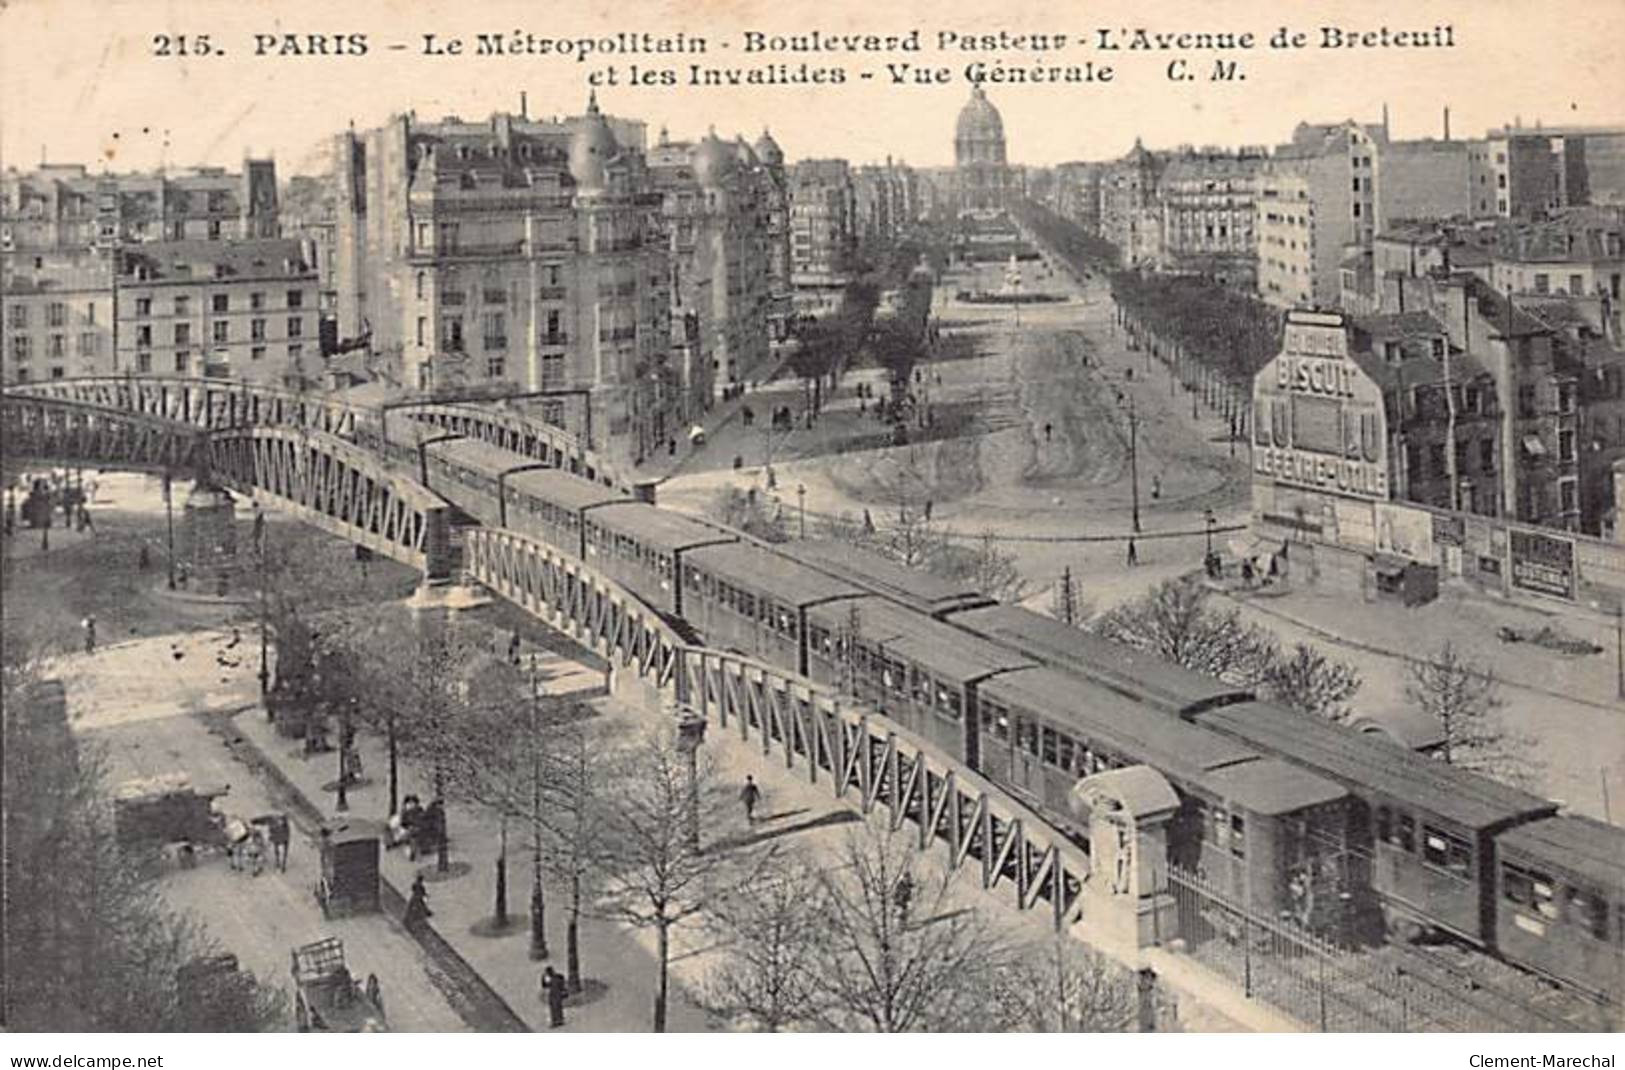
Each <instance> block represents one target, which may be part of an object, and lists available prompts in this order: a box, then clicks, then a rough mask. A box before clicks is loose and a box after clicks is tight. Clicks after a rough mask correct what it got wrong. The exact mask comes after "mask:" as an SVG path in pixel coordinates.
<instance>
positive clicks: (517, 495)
mask: <svg viewBox="0 0 1625 1070" xmlns="http://www.w3.org/2000/svg"><path fill="white" fill-rule="evenodd" d="M502 482H503V488H502V509H503V521H502V522H503V526H504V527H509V528H513V529H514V530H517V531H523V532H525V533H526V534H527V535H530V536H532V537H533V538H536V539H540V540H541V541H542V542H545V543H547V544H548V545H549V546H552V547H555V548H557V549H559V550H562V551H564V552H565V553H567V554H569V555H570V556H571V557H575V558H584V557H585V556H586V547H585V546H584V544H583V542H582V539H583V537H584V526H583V523H582V521H583V515H584V513H585V511H586V510H589V509H596V508H597V507H598V506H601V505H612V504H615V503H617V502H625V501H628V500H629V499H628V498H627V497H626V496H625V495H622V494H617V493H616V492H615V491H613V490H610V489H609V488H607V487H601V486H599V485H598V484H597V483H594V482H592V481H591V480H586V479H582V478H581V477H580V476H573V475H571V474H569V473H568V472H561V471H559V470H558V469H556V468H524V469H519V470H514V471H510V472H508V473H507V474H506V475H505V476H504V477H503V481H502Z"/></svg>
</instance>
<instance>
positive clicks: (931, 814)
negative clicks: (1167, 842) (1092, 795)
mask: <svg viewBox="0 0 1625 1070" xmlns="http://www.w3.org/2000/svg"><path fill="white" fill-rule="evenodd" d="M464 537H465V544H464V571H465V574H466V575H468V576H469V577H470V578H471V579H474V580H476V581H477V582H479V583H481V584H483V585H484V586H486V587H487V588H489V589H490V590H492V591H493V592H495V593H496V594H498V595H500V596H502V597H503V598H506V599H508V600H509V601H511V602H514V603H515V604H516V605H518V606H519V607H521V608H522V609H525V610H527V611H528V612H530V613H531V614H533V615H535V616H537V617H539V618H540V619H542V620H544V621H546V622H547V623H549V624H551V625H552V626H554V627H556V628H558V629H559V630H560V631H562V632H564V633H565V634H567V635H569V636H571V637H572V638H573V639H575V640H576V641H577V642H579V643H581V644H582V645H583V646H585V647H587V648H588V649H590V650H593V651H595V652H596V653H598V654H600V655H601V656H603V657H604V658H605V659H606V660H608V661H609V662H610V664H611V666H612V667H613V670H612V672H613V674H614V675H617V676H619V677H620V679H619V680H618V681H617V682H616V683H615V684H614V685H613V689H614V690H615V692H616V693H617V694H621V695H623V696H624V695H627V694H629V692H628V684H627V680H626V678H627V677H628V676H630V677H635V678H637V680H638V681H639V682H640V683H641V684H642V685H643V686H644V687H645V688H646V691H645V692H644V693H642V694H638V695H635V696H634V697H635V698H636V700H637V701H639V702H642V703H645V704H654V705H657V706H658V705H662V704H667V703H671V702H677V703H682V704H685V705H687V706H688V707H690V708H692V709H694V710H696V711H697V712H699V713H700V714H702V715H704V716H706V717H707V718H708V719H710V720H712V721H714V723H715V724H716V725H717V726H718V727H719V728H724V729H726V728H732V729H734V730H737V731H738V732H739V733H740V734H741V736H742V737H743V738H746V739H750V738H752V737H753V736H754V737H755V738H756V739H758V740H759V741H760V743H761V746H762V751H763V753H764V754H773V753H775V752H777V753H779V754H781V755H782V757H783V760H784V762H785V765H786V767H787V768H799V769H801V770H803V771H804V772H805V773H806V775H807V777H808V779H809V780H810V781H812V782H813V783H819V782H824V783H827V784H829V786H830V790H831V792H832V794H834V795H835V796H836V797H838V798H839V797H846V796H848V795H850V794H851V793H853V792H856V793H857V799H858V801H859V803H860V805H861V807H862V808H863V810H864V811H865V812H868V811H870V810H872V809H873V808H874V807H876V806H884V807H886V808H887V809H888V810H889V811H890V814H891V821H892V824H893V827H898V826H900V825H901V824H902V823H903V822H904V821H910V822H912V823H913V824H914V825H915V826H916V829H917V831H918V835H919V841H920V846H921V847H922V848H924V847H927V846H929V845H930V844H931V843H932V842H933V841H937V840H940V841H942V842H943V843H944V844H945V845H946V849H947V852H948V855H949V859H950V861H951V862H952V864H953V866H954V867H955V868H959V867H963V866H966V865H973V864H974V865H977V866H979V867H980V872H981V879H982V883H983V885H984V886H985V887H989V888H991V887H994V886H995V885H1000V884H1005V885H1008V886H1009V887H1011V888H1012V889H1013V893H1014V898H1015V901H1016V904H1017V905H1018V906H1019V907H1021V908H1022V909H1024V910H1031V909H1037V908H1040V907H1042V908H1043V909H1045V910H1047V911H1048V912H1049V913H1050V914H1051V916H1052V919H1053V922H1054V924H1055V925H1056V927H1057V928H1061V927H1064V926H1065V925H1066V924H1068V923H1070V922H1072V921H1075V920H1076V919H1077V918H1078V917H1079V915H1080V913H1081V909H1082V890H1083V882H1084V880H1085V878H1086V877H1087V875H1088V872H1089V863H1088V857H1087V856H1086V855H1085V854H1084V852H1083V850H1082V849H1081V848H1079V847H1077V846H1076V845H1074V844H1072V843H1071V842H1070V841H1068V840H1066V838H1065V837H1063V836H1061V835H1060V834H1059V833H1056V832H1054V831H1053V830H1051V829H1050V828H1048V827H1047V826H1046V825H1045V824H1044V822H1043V821H1042V819H1041V818H1039V817H1038V816H1037V815H1036V814H1034V813H1033V812H1031V811H1030V810H1027V809H1026V808H1025V807H1023V806H1022V805H1021V804H1019V803H1017V802H1015V801H1014V800H1012V799H1010V798H1009V797H1008V796H1007V795H1005V794H1004V793H1002V792H1001V791H999V790H998V789H997V788H996V787H994V786H993V785H992V784H991V783H989V782H987V781H985V780H983V779H982V778H981V777H979V776H978V775H977V774H975V773H974V772H972V771H970V770H969V769H967V768H965V767H964V766H963V765H961V764H960V763H958V762H957V761H955V760H953V759H952V758H951V757H950V756H947V755H945V754H943V753H942V752H940V751H938V750H936V749H935V748H934V747H933V746H932V745H931V744H929V743H926V742H924V741H923V740H920V739H918V738H916V737H914V736H912V735H910V734H909V733H908V732H906V731H905V730H903V729H902V728H901V727H899V726H898V725H896V724H894V723H892V722H891V721H889V720H888V719H887V718H885V717H884V716H881V715H880V714H878V713H875V712H871V711H862V710H859V709H855V708H852V707H849V706H848V705H847V704H845V703H843V702H842V701H841V700H840V698H839V697H838V696H837V695H836V694H835V693H834V692H833V691H831V690H830V689H829V688H826V687H823V686H821V685H818V684H815V683H813V682H811V681H810V680H807V679H806V678H805V677H802V676H799V675H797V674H795V673H792V672H788V671H786V670H784V669H781V668H778V667H777V666H774V665H771V664H768V663H766V662H761V661H757V660H755V659H753V658H748V657H745V656H743V655H739V654H731V653H725V652H722V651H718V650H711V649H708V648H704V647H696V646H692V645H688V644H685V643H684V642H683V641H682V638H681V637H680V636H679V635H678V634H677V633H676V632H675V631H674V630H673V629H672V628H671V626H670V625H668V624H666V622H665V621H664V620H663V619H661V617H660V615H659V614H658V613H656V612H655V611H654V610H653V609H651V608H650V607H649V606H648V605H646V604H645V603H644V602H642V601H641V600H640V599H638V598H637V597H636V596H635V595H633V594H631V593H630V592H628V591H626V590H625V589H624V588H622V587H620V586H619V585H618V584H616V583H614V582H613V581H612V580H609V579H607V578H605V577H603V576H600V575H599V574H598V573H596V572H595V571H594V570H593V569H592V568H591V567H590V566H588V565H586V564H585V563H584V562H581V561H579V560H577V559H576V558H574V557H572V556H570V555H568V554H566V553H564V552H562V551H560V550H558V549H555V548H554V547H552V546H549V545H547V544H546V543H543V542H539V541H537V540H535V539H532V538H530V537H528V536H525V535H521V534H519V533H517V532H512V531H501V530H493V529H489V528H472V529H469V530H468V531H467V532H466V534H465V536H464Z"/></svg>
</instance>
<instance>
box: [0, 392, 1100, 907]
mask: <svg viewBox="0 0 1625 1070" xmlns="http://www.w3.org/2000/svg"><path fill="white" fill-rule="evenodd" d="M387 416H388V418H389V419H401V418H406V419H413V420H417V421H420V422H423V423H425V424H428V425H430V426H433V427H436V428H440V429H442V430H444V431H446V432H449V433H454V434H463V435H468V436H469V437H475V438H479V439H481V440H483V441H485V442H488V443H491V444H492V445H496V446H499V447H501V448H504V449H509V450H511V451H513V452H514V453H515V454H516V455H517V456H519V457H522V458H526V459H530V460H533V461H543V462H545V463H549V464H553V465H555V466H557V467H560V468H564V469H566V470H569V471H572V472H575V473H577V474H580V475H583V476H585V477H587V478H591V479H594V480H596V481H598V482H602V483H605V484H608V485H611V486H624V483H623V481H622V480H621V479H620V478H619V477H618V476H617V475H616V474H615V473H614V472H613V470H611V469H610V468H608V467H607V466H606V465H604V464H602V463H601V462H599V461H597V460H596V459H594V458H593V457H592V456H591V455H590V454H589V453H588V452H587V451H586V450H584V449H583V448H581V447H580V446H579V445H577V444H576V443H575V442H574V440H573V439H572V437H571V436H570V435H568V434H567V433H566V432H562V431H560V430H558V429H557V428H551V427H547V426H545V425H541V424H535V423H531V422H529V421H526V420H525V419H524V418H523V417H520V416H517V415H515V414H512V413H507V412H501V411H491V410H485V409H480V408H478V407H475V406H472V405H466V404H435V403H430V404H424V405H415V404H414V405H410V406H401V407H392V408H391V409H390V410H389V412H388V414H387ZM384 419H385V414H384V413H383V412H381V411H379V410H372V409H366V408H362V407H358V406H352V405H348V404H346V403H344V402H343V401H342V400H338V399H332V398H324V397H320V396H310V395H304V394H299V393H294V392H290V391H282V390H276V389H270V388H260V387H254V386H245V385H242V384H227V383H223V382H220V381H216V380H203V379H159V378H150V377H148V378H118V377H105V378H95V379H65V380H55V381H50V382H42V383H33V384H26V385H23V386H16V387H11V388H9V389H7V390H6V392H5V394H4V395H3V396H0V448H3V449H4V452H5V455H6V456H7V457H8V458H24V459H27V460H31V461H38V462H54V463H58V464H69V465H93V466H97V467H106V468H134V469H141V470H147V471H162V472H166V473H178V472H189V473H191V474H193V475H194V476H196V477H197V478H200V479H209V480H212V481H214V482H216V483H219V484H221V485H224V486H226V487H228V488H229V489H232V490H235V491H238V492H241V493H244V494H250V495H255V496H257V497H261V498H264V499H267V500H270V501H272V502H275V503H276V504H277V505H279V506H280V507H282V508H284V509H286V510H287V511H289V512H290V513H292V514H293V515H295V516H297V517H299V518H300V519H302V520H304V521H306V522H308V523H311V524H314V525H316V526H317V527H320V528H322V529H323V530H326V531H328V532H331V533H332V534H335V535H338V536H340V537H342V538H346V539H349V540H351V541H352V542H355V543H356V544H358V545H362V546H366V547H368V548H369V549H372V550H374V551H375V552H378V553H382V554H385V555H387V556H389V557H391V558H393V559H394V560H396V561H400V562H402V563H403V564H407V565H410V566H412V567H414V568H417V569H419V570H420V571H421V572H422V573H423V574H424V576H425V577H426V579H428V580H430V581H437V580H445V579H449V578H451V576H452V573H453V572H454V571H455V570H456V568H457V566H458V562H457V560H456V554H455V552H454V550H453V547H452V545H451V540H450V522H451V517H452V515H453V512H454V509H455V507H456V506H457V505H458V503H457V502H455V501H453V502H448V501H447V500H445V499H443V498H441V497H440V496H439V495H437V494H434V493H433V492H431V491H429V490H428V489H427V488H426V487H424V486H422V485H421V484H420V483H418V482H416V481H414V480H411V479H408V478H406V477H404V476H402V475H400V474H398V473H396V472H393V471H391V470H390V469H389V468H387V467H386V466H385V464H384V462H383V460H382V458H380V457H378V456H377V455H376V454H375V453H373V452H372V451H370V450H368V449H366V448H364V447H363V446H361V445H359V444H357V441H356V439H357V437H358V435H357V432H358V431H360V430H362V429H363V428H364V427H365V426H366V425H367V424H369V423H371V422H373V421H377V424H378V428H379V430H380V432H381V431H382V429H383V420H384ZM462 549H463V553H462V560H461V563H460V564H461V568H462V571H463V574H464V575H466V576H467V577H468V578H469V579H471V580H473V581H475V582H478V583H480V584H482V585H484V586H485V587H487V588H489V589H490V590H492V591H493V592H495V593H496V594H499V595H501V596H502V597H504V598H506V599H508V600H510V601H512V602H514V603H515V604H517V605H518V606H520V607H521V608H523V609H525V610H527V611H528V612H530V613H531V614H533V615H535V616H536V617H538V618H540V619H541V620H543V621H545V622H546V623H548V624H549V625H551V626H553V627H555V628H557V629H558V630H560V631H562V632H564V633H565V634H568V635H570V636H571V637H573V638H574V639H575V640H576V641H577V642H579V643H581V644H582V645H583V646H585V647H587V648H589V649H591V650H593V651H594V652H596V653H597V654H599V655H600V656H601V657H603V658H604V659H605V660H606V661H608V662H609V663H610V665H611V666H612V673H613V675H614V677H615V685H614V686H615V690H616V693H617V694H619V695H621V696H622V697H625V698H631V699H633V700H634V701H639V702H641V703H642V704H644V705H652V706H656V707H669V706H671V705H673V704H677V705H681V706H685V707H687V708H691V709H693V710H695V711H697V712H699V713H700V714H702V715H704V716H705V717H706V718H707V719H708V720H711V721H714V722H715V724H716V725H717V726H718V728H725V729H731V730H734V731H738V732H739V733H740V735H741V738H744V739H747V740H748V739H755V740H757V741H759V743H760V746H761V748H762V752H763V754H764V755H766V756H772V757H774V758H775V760H782V761H783V762H784V764H785V767H786V768H787V769H790V770H796V771H798V772H799V773H801V774H804V775H805V776H806V777H807V778H808V779H809V781H811V782H813V783H823V784H826V785H827V786H828V788H829V790H830V792H831V794H832V795H833V796H835V797H836V798H851V799H852V800H853V801H855V802H856V803H858V804H859V806H860V807H861V808H862V810H863V811H864V812H865V813H869V812H872V811H873V810H874V809H875V808H876V807H882V808H884V809H885V811H886V812H887V813H888V814H889V820H890V822H891V825H892V827H893V828H900V827H901V826H902V825H903V824H905V823H910V824H912V825H913V826H914V827H915V830H916V833H917V835H918V842H919V846H920V847H921V848H922V849H924V848H927V847H929V846H931V845H932V844H933V843H935V842H940V843H941V844H943V846H944V849H945V850H946V852H947V855H948V858H949V861H950V863H951V864H952V866H953V867H954V868H956V869H959V868H966V867H971V868H974V869H977V870H978V871H979V873H980V877H981V881H982V883H983V885H984V887H987V888H994V887H1008V888H1009V890H1010V894H1011V897H1012V899H1013V901H1014V904H1015V905H1016V906H1017V907H1018V908H1020V909H1023V910H1033V909H1042V910H1044V911H1045V912H1046V913H1047V914H1048V915H1049V916H1050V917H1051V919H1052V921H1053V923H1054V925H1055V926H1056V928H1058V929H1059V928H1063V927H1065V926H1067V925H1069V924H1070V923H1072V922H1074V921H1076V920H1078V918H1079V917H1080V915H1081V913H1082V890H1083V882H1084V880H1085V879H1086V878H1087V876H1088V873H1089V862H1088V858H1087V856H1086V855H1085V854H1084V852H1083V851H1082V850H1081V849H1079V848H1078V847H1077V846H1075V845H1074V844H1072V843H1071V842H1070V841H1068V840H1066V839H1065V838H1064V837H1062V836H1060V835H1059V834H1058V833H1056V832H1054V831H1052V830H1051V829H1049V828H1048V827H1047V826H1046V825H1045V823H1044V822H1043V821H1042V819H1040V818H1039V817H1038V816H1037V815H1036V814H1035V813H1033V812H1032V811H1030V810H1028V809H1027V808H1026V807H1024V806H1023V805H1021V804H1020V803H1018V802H1016V801H1015V800H1013V799H1011V798H1010V797H1009V796H1007V795H1005V794H1004V793H1002V792H1000V791H999V790H998V789H997V788H995V787H994V786H993V785H992V784H990V783H988V782H987V781H985V780H983V779H982V778H981V777H979V776H978V775H977V774H975V773H974V772H972V771H970V770H969V769H966V768H965V767H964V766H962V765H960V764H959V763H958V762H956V761H955V760H954V759H953V758H951V757H949V756H948V755H946V754H944V753H943V752H941V751H939V750H937V749H936V748H935V747H934V746H932V745H931V744H929V743H926V742H924V741H922V740H920V739H917V738H915V737H913V736H911V735H910V734H908V733H906V732H904V731H903V730H902V729H900V728H899V727H898V726H896V725H895V724H893V723H891V722H890V721H889V720H888V719H886V718H885V717H882V716H880V715H878V714H876V713H874V712H873V711H868V710H864V709H861V708H857V707H854V706H853V705H851V704H850V702H848V701H846V700H843V698H842V697H841V696H840V695H838V694H837V693H835V692H834V691H833V690H831V689H829V688H825V687H822V686H820V685H817V684H814V683H812V682H811V681H809V680H807V679H805V678H803V677H800V676H798V675H796V674H794V673H791V672H787V671H785V670H783V669H780V668H778V667H777V666H774V665H770V664H767V663H765V662H761V661H757V660H755V659H753V658H749V657H745V656H743V655H739V654H734V653H729V652H724V651H719V650H713V649H709V648H705V647H700V646H695V645H693V644H691V643H688V642H685V641H684V639H683V638H682V637H681V636H679V635H678V633H677V632H676V631H675V630H674V629H673V628H672V627H671V626H670V625H669V624H667V623H666V622H665V621H664V620H663V619H662V618H661V617H660V616H659V615H658V614H657V613H655V612H654V611H653V610H652V609H650V608H649V607H648V606H646V605H645V604H644V603H643V602H642V601H641V600H639V599H638V598H637V597H635V596H634V595H632V594H631V593H630V592H628V591H626V590H625V589H624V588H622V587H621V586H620V585H619V584H617V583H616V582H614V581H613V580H611V579H609V578H608V577H606V576H603V575H600V574H599V573H598V572H596V571H595V570H594V569H593V568H592V567H591V566H589V565H587V564H586V563H585V562H582V561H578V560H576V559H575V558H573V557H571V556H569V555H567V554H564V553H563V552H561V551H559V550H557V549H555V548H553V547H551V546H548V545H547V544H545V543H542V542H539V541H537V540H535V539H532V538H530V537H528V536H526V535H523V534H521V533H518V532H514V531H507V530H498V529H491V528H471V529H469V530H468V531H467V532H466V533H465V534H464V545H463V548H462Z"/></svg>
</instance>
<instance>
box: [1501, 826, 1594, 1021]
mask: <svg viewBox="0 0 1625 1070" xmlns="http://www.w3.org/2000/svg"><path fill="white" fill-rule="evenodd" d="M1496 843H1497V846H1498V848H1499V850H1500V867H1499V868H1500V872H1499V874H1498V875H1497V882H1496V890H1497V893H1498V894H1497V895H1496V897H1495V924H1496V941H1497V944H1498V947H1499V950H1500V951H1501V953H1502V954H1503V955H1505V956H1506V957H1508V958H1510V959H1512V960H1514V961H1516V962H1521V963H1523V964H1524V965H1526V966H1528V967H1529V968H1530V969H1533V970H1536V971H1538V972H1540V973H1543V974H1546V975H1547V976H1548V977H1553V978H1556V979H1557V980H1559V981H1563V982H1566V983H1568V984H1572V985H1576V986H1578V987H1580V988H1582V989H1585V990H1587V991H1589V992H1593V993H1596V994H1598V995H1601V996H1605V997H1606V998H1608V999H1609V1000H1611V1001H1612V1002H1614V1003H1616V1004H1617V1003H1620V1002H1622V1001H1625V830H1622V829H1619V828H1617V827H1615V826H1613V825H1605V824H1603V823H1602V822H1600V821H1593V820H1591V819H1590V818H1585V817H1574V816H1562V817H1553V818H1548V819H1546V820H1544V821H1535V822H1532V823H1530V824H1527V825H1521V826H1519V827H1517V828H1514V829H1511V830H1509V831H1507V832H1504V833H1502V834H1501V835H1500V836H1499V837H1498V838H1497V841H1496Z"/></svg>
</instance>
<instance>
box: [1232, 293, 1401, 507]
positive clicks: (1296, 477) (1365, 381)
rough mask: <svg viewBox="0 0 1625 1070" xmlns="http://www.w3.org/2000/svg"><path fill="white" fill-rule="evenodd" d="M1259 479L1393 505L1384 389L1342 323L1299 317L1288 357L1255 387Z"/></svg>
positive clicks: (1286, 339) (1292, 317)
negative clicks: (1357, 356) (1355, 353)
mask: <svg viewBox="0 0 1625 1070" xmlns="http://www.w3.org/2000/svg"><path fill="white" fill-rule="evenodd" d="M1253 406H1254V421H1253V478H1254V479H1257V480H1268V481H1271V482H1274V483H1277V484H1285V485H1289V486H1294V487H1302V488H1305V489H1309V490H1315V491H1320V492H1323V493H1329V494H1335V495H1339V496H1342V497H1348V498H1360V499H1364V500H1366V501H1386V500H1387V499H1388V433H1387V426H1386V422H1385V420H1384V418H1383V411H1382V389H1381V388H1380V387H1378V386H1377V384H1376V383H1375V382H1373V381H1372V380H1371V378H1370V377H1369V376H1367V375H1366V374H1365V372H1364V370H1363V369H1361V367H1360V366H1359V365H1358V364H1357V363H1355V361H1354V360H1353V358H1352V357H1350V355H1349V351H1348V337H1347V334H1346V330H1345V327H1344V324H1343V318H1342V317H1341V316H1338V315H1335V314H1327V313H1307V312H1293V313H1290V314H1289V315H1288V317H1287V323H1286V329H1285V333H1284V336H1283V341H1282V348H1281V352H1280V353H1279V354H1278V355H1277V356H1276V358H1275V359H1274V360H1272V361H1270V363H1269V364H1267V365H1265V366H1264V368H1263V370H1262V371H1260V372H1259V373H1258V376H1257V377H1256V378H1255V379H1254V380H1253Z"/></svg>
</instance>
